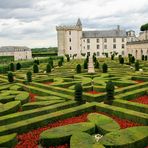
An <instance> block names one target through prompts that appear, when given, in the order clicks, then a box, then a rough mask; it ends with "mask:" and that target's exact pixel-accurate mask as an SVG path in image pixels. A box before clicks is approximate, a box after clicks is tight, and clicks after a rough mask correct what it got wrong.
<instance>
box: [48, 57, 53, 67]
mask: <svg viewBox="0 0 148 148" xmlns="http://www.w3.org/2000/svg"><path fill="white" fill-rule="evenodd" d="M48 63H49V64H50V66H51V67H53V60H52V59H51V58H49V61H48Z"/></svg>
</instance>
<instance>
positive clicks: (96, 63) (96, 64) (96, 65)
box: [95, 60, 100, 68]
mask: <svg viewBox="0 0 148 148" xmlns="http://www.w3.org/2000/svg"><path fill="white" fill-rule="evenodd" d="M99 67H100V64H99V62H98V61H97V60H96V62H95V68H99Z"/></svg>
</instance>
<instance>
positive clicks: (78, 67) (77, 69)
mask: <svg viewBox="0 0 148 148" xmlns="http://www.w3.org/2000/svg"><path fill="white" fill-rule="evenodd" d="M76 72H77V73H81V65H80V64H78V65H77V67H76Z"/></svg>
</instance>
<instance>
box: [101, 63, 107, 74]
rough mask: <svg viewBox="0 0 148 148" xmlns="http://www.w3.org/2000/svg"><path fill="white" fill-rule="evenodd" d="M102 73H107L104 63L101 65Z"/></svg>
mask: <svg viewBox="0 0 148 148" xmlns="http://www.w3.org/2000/svg"><path fill="white" fill-rule="evenodd" d="M102 71H103V73H107V71H108V66H107V64H106V63H104V64H103V65H102Z"/></svg>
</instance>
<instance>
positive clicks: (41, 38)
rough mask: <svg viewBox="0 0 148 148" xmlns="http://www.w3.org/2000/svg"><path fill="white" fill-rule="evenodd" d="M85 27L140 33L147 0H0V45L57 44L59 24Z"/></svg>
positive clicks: (147, 20) (147, 14)
mask: <svg viewBox="0 0 148 148" xmlns="http://www.w3.org/2000/svg"><path fill="white" fill-rule="evenodd" d="M77 18H81V20H82V24H83V27H84V29H85V30H87V29H95V30H96V29H98V30H101V29H114V28H116V26H117V25H120V26H121V28H123V29H126V30H130V29H132V30H135V31H136V33H137V34H138V33H139V28H140V26H141V25H142V24H145V23H148V1H147V0H0V46H4V45H25V46H28V47H49V46H57V36H56V29H55V27H56V26H57V25H62V24H68V25H70V24H75V23H76V21H77Z"/></svg>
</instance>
